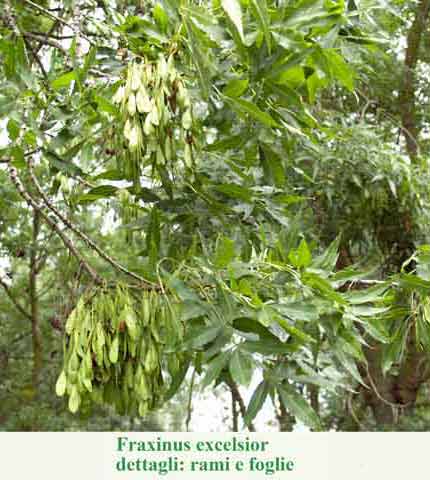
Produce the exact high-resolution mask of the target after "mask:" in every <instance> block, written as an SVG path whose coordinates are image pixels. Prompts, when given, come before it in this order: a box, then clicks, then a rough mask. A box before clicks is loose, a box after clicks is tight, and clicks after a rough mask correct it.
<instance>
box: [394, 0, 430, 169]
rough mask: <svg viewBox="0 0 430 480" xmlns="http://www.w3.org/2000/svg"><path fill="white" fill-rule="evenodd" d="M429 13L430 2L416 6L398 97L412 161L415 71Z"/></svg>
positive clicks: (416, 130)
mask: <svg viewBox="0 0 430 480" xmlns="http://www.w3.org/2000/svg"><path fill="white" fill-rule="evenodd" d="M429 12H430V0H421V1H420V3H419V4H418V7H417V11H416V14H415V19H414V21H413V23H412V26H411V28H410V30H409V33H408V37H407V47H406V55H405V73H404V78H403V85H402V90H401V91H400V97H399V100H400V101H399V103H400V112H401V115H402V127H403V135H404V137H405V141H406V148H407V151H408V154H409V156H410V158H411V159H412V160H414V159H415V158H416V157H417V154H418V134H419V128H418V125H417V119H416V114H415V90H416V83H415V70H416V67H417V63H418V59H419V53H420V45H421V41H422V37H423V33H424V31H425V28H426V24H427V21H428V17H429Z"/></svg>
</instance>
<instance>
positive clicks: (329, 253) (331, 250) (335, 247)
mask: <svg viewBox="0 0 430 480" xmlns="http://www.w3.org/2000/svg"><path fill="white" fill-rule="evenodd" d="M340 238H341V236H340V235H338V236H337V237H336V238H335V239H334V240H333V241H332V242H331V243H330V245H329V247H328V248H327V249H326V251H325V252H324V253H322V254H321V255H319V256H318V257H316V258H315V259H314V260H313V262H312V267H314V268H320V269H322V270H328V271H329V272H331V271H333V270H334V267H335V266H336V263H337V259H338V257H339V245H340Z"/></svg>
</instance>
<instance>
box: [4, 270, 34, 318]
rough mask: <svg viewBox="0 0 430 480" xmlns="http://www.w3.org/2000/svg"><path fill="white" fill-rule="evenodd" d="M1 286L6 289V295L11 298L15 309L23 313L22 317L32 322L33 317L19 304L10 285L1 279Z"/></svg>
mask: <svg viewBox="0 0 430 480" xmlns="http://www.w3.org/2000/svg"><path fill="white" fill-rule="evenodd" d="M0 285H1V286H2V287H3V288H4V290H5V292H6V295H7V296H8V297H9V299H10V300H11V302H12V303H13V304H14V306H15V308H16V309H17V310H18V311H19V312H20V313H21V315H22V316H23V317H25V318H27V319H28V320H31V315H30V314H29V313H28V312H26V311H25V310H24V308H23V307H22V306H21V305H20V304H19V302H18V300H17V299H16V298H15V297H14V296H13V294H12V292H11V291H10V288H9V286H8V284H7V283H6V282H5V281H4V280H2V278H0Z"/></svg>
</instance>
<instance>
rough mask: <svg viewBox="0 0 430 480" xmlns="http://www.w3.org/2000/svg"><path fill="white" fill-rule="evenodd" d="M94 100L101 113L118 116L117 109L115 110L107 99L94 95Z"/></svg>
mask: <svg viewBox="0 0 430 480" xmlns="http://www.w3.org/2000/svg"><path fill="white" fill-rule="evenodd" d="M94 100H95V101H96V102H97V105H98V107H99V109H100V110H101V111H102V112H106V113H109V114H110V115H117V114H118V109H117V108H116V106H115V105H114V104H113V103H111V102H110V101H109V100H108V99H107V98H105V97H102V96H100V95H95V96H94Z"/></svg>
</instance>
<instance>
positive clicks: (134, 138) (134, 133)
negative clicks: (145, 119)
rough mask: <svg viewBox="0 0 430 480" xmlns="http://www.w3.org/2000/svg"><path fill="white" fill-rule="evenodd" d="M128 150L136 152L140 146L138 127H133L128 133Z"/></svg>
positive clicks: (140, 139)
mask: <svg viewBox="0 0 430 480" xmlns="http://www.w3.org/2000/svg"><path fill="white" fill-rule="evenodd" d="M129 142H130V150H136V149H138V148H139V147H141V146H142V131H141V130H140V127H139V125H137V124H136V125H134V126H133V128H132V129H131V131H130V138H129Z"/></svg>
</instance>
